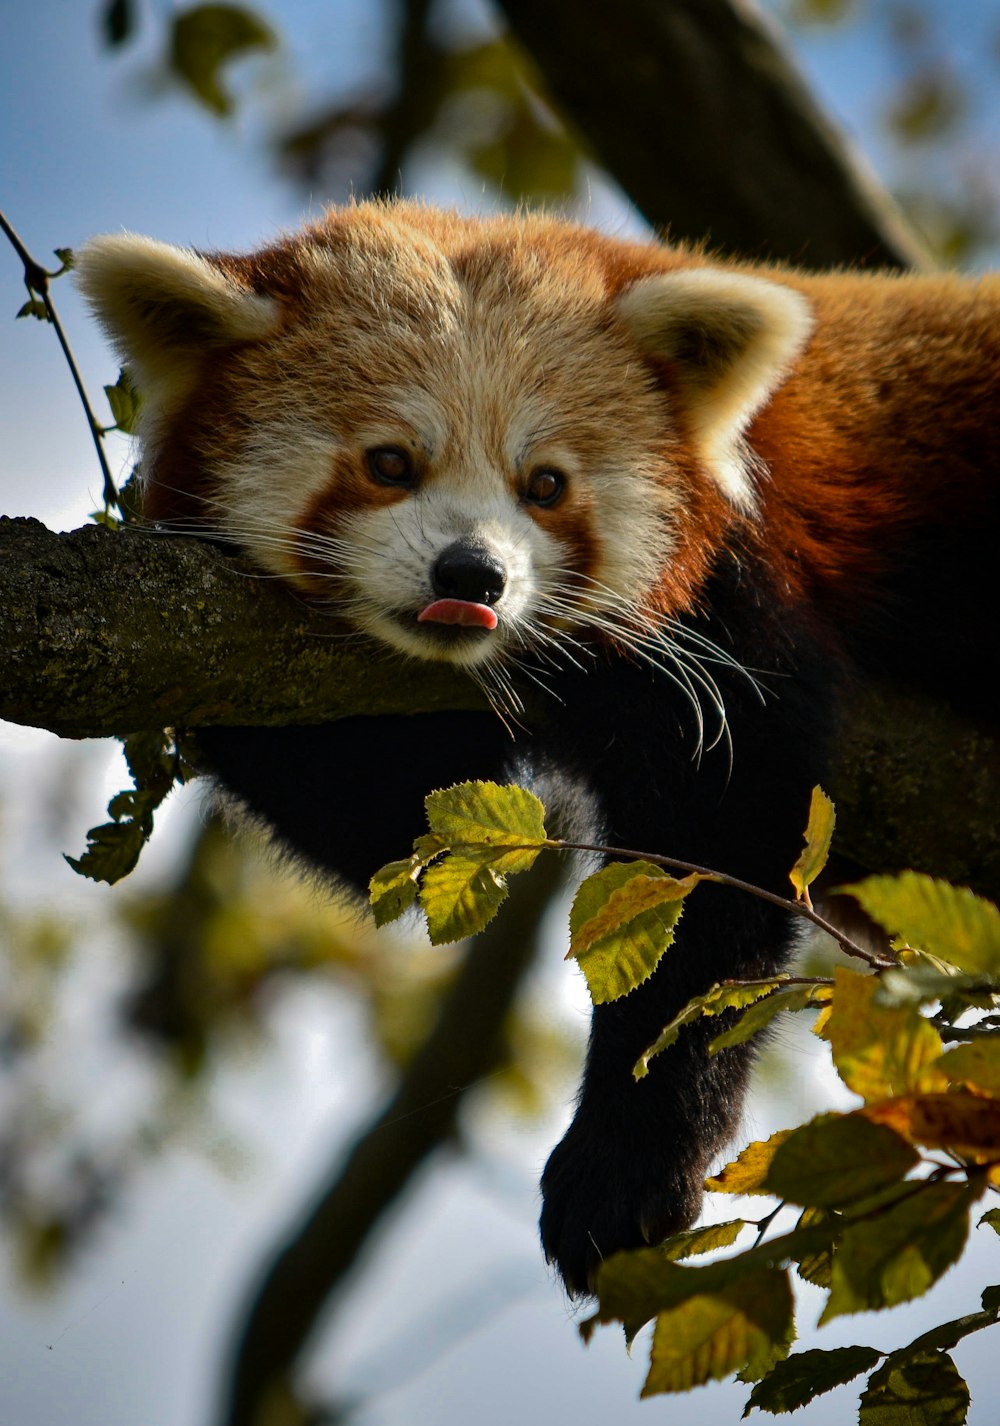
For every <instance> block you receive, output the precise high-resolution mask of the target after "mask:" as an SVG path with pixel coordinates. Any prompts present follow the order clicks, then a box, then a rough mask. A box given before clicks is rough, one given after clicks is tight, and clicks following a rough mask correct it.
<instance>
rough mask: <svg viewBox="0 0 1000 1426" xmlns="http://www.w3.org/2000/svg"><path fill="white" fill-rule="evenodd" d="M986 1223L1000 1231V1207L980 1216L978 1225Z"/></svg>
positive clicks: (997, 1231) (995, 1230) (994, 1229)
mask: <svg viewBox="0 0 1000 1426" xmlns="http://www.w3.org/2000/svg"><path fill="white" fill-rule="evenodd" d="M984 1223H988V1224H989V1226H990V1227H991V1228H992V1229H993V1231H994V1233H1000V1208H989V1209H987V1211H986V1212H985V1213H984V1214H983V1216H982V1218H980V1220H979V1222H978V1223H977V1224H976V1227H977V1228H981V1227H982V1226H983V1224H984ZM983 1305H984V1306H985V1305H986V1304H985V1303H984V1304H983Z"/></svg>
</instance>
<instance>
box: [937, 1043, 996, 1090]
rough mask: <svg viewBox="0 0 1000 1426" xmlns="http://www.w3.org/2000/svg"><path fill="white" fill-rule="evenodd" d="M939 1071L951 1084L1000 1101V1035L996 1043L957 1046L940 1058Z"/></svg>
mask: <svg viewBox="0 0 1000 1426" xmlns="http://www.w3.org/2000/svg"><path fill="white" fill-rule="evenodd" d="M938 1068H939V1069H940V1070H941V1072H942V1074H945V1075H947V1077H948V1080H949V1081H950V1083H951V1084H957V1085H965V1086H966V1087H967V1088H969V1089H978V1090H979V1091H981V1092H982V1093H983V1094H989V1095H992V1096H993V1097H994V1098H1000V1035H998V1036H997V1038H996V1039H995V1040H973V1041H971V1042H970V1043H969V1044H966V1045H956V1046H955V1048H954V1049H952V1050H948V1051H947V1053H946V1054H944V1055H942V1056H941V1059H940V1060H939V1061H938Z"/></svg>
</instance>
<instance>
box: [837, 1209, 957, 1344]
mask: <svg viewBox="0 0 1000 1426" xmlns="http://www.w3.org/2000/svg"><path fill="white" fill-rule="evenodd" d="M980 1192H981V1189H980V1187H979V1186H975V1187H973V1186H970V1185H969V1184H966V1183H933V1182H925V1183H922V1184H914V1185H912V1191H911V1192H910V1193H908V1194H907V1195H906V1196H905V1197H904V1198H902V1199H901V1200H900V1201H899V1202H898V1203H895V1204H893V1205H892V1206H891V1207H889V1208H884V1209H882V1210H881V1211H880V1212H878V1213H876V1214H873V1216H872V1217H871V1218H869V1219H866V1220H862V1221H861V1222H859V1223H853V1224H849V1225H848V1226H846V1227H845V1228H844V1232H843V1236H842V1238H841V1242H840V1247H839V1248H838V1250H837V1252H836V1254H835V1255H834V1259H833V1276H832V1281H831V1284H830V1297H829V1300H828V1302H827V1304H826V1307H825V1308H824V1310H823V1315H822V1316H821V1318H820V1322H821V1323H825V1322H830V1321H832V1320H833V1318H835V1317H839V1316H842V1315H843V1314H845V1313H849V1312H865V1311H869V1310H876V1309H878V1308H882V1307H895V1306H896V1305H897V1304H898V1303H900V1302H909V1301H910V1300H911V1299H912V1298H914V1297H920V1296H921V1295H922V1294H923V1293H925V1292H926V1291H927V1289H928V1288H929V1287H931V1286H933V1284H934V1283H935V1282H937V1280H938V1278H939V1277H940V1276H941V1274H942V1273H943V1272H944V1271H945V1269H946V1268H949V1267H951V1265H952V1263H954V1262H956V1261H957V1260H958V1258H959V1257H960V1255H961V1252H962V1249H963V1248H964V1246H965V1240H966V1238H967V1237H968V1233H969V1209H970V1207H971V1206H972V1204H973V1203H974V1202H975V1200H976V1199H977V1198H978V1197H979V1194H980Z"/></svg>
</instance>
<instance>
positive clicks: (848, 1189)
mask: <svg viewBox="0 0 1000 1426" xmlns="http://www.w3.org/2000/svg"><path fill="white" fill-rule="evenodd" d="M917 1162H918V1155H917V1153H916V1151H915V1150H914V1149H913V1147H912V1146H911V1145H910V1144H908V1143H907V1142H906V1140H905V1139H903V1138H901V1137H900V1136H899V1134H897V1133H895V1132H893V1130H892V1129H888V1128H886V1127H885V1126H884V1125H882V1124H873V1123H871V1122H870V1121H869V1120H868V1119H865V1118H863V1117H861V1116H860V1115H857V1114H821V1115H820V1116H819V1117H818V1118H816V1119H813V1120H812V1121H811V1122H810V1123H808V1124H804V1125H803V1126H802V1127H801V1128H800V1129H795V1130H794V1131H793V1132H792V1133H791V1134H788V1135H787V1136H786V1138H785V1140H784V1142H783V1143H781V1144H779V1145H778V1146H777V1149H776V1152H775V1154H774V1156H773V1159H772V1161H771V1164H770V1167H769V1168H768V1170H767V1174H766V1178H765V1180H764V1182H763V1184H762V1188H763V1190H764V1191H765V1192H768V1193H773V1194H774V1195H775V1196H776V1197H777V1198H783V1199H786V1200H788V1201H789V1202H791V1203H801V1204H803V1205H805V1206H807V1207H818V1208H838V1207H842V1206H844V1205H846V1204H849V1203H853V1202H856V1201H857V1200H859V1199H862V1198H865V1197H867V1196H868V1195H869V1194H872V1193H876V1192H878V1191H879V1190H880V1189H882V1188H886V1187H889V1186H892V1185H893V1184H896V1183H899V1182H900V1181H901V1180H902V1179H904V1178H905V1176H906V1175H907V1173H909V1171H910V1169H912V1168H914V1167H915V1165H916V1164H917Z"/></svg>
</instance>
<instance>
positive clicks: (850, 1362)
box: [743, 1347, 882, 1416]
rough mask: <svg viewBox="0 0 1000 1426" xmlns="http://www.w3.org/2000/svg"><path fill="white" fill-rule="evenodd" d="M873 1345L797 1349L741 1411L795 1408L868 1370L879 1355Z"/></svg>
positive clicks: (775, 1412)
mask: <svg viewBox="0 0 1000 1426" xmlns="http://www.w3.org/2000/svg"><path fill="white" fill-rule="evenodd" d="M881 1356H882V1353H881V1352H879V1351H876V1349H875V1348H874V1347H836V1348H834V1349H833V1350H832V1351H822V1350H821V1349H819V1348H817V1349H816V1350H814V1351H810V1352H796V1353H795V1355H794V1356H792V1357H788V1358H787V1359H786V1360H785V1361H783V1362H778V1364H777V1365H776V1366H775V1367H772V1369H771V1370H770V1371H769V1372H768V1374H767V1376H766V1377H764V1379H763V1381H759V1382H758V1383H757V1385H756V1386H755V1387H754V1389H753V1391H752V1392H751V1393H750V1399H749V1401H748V1402H747V1404H746V1409H745V1410H744V1412H743V1415H744V1416H749V1414H750V1411H751V1409H752V1408H753V1407H755V1406H756V1407H757V1408H758V1410H760V1411H769V1412H770V1413H771V1415H772V1416H779V1415H781V1414H782V1413H784V1412H786V1411H798V1409H799V1407H800V1406H805V1405H807V1404H808V1403H809V1402H810V1401H812V1400H814V1399H815V1398H816V1397H817V1396H822V1395H823V1393H824V1392H827V1391H833V1389H834V1387H837V1386H843V1385H844V1384H845V1382H849V1381H853V1380H854V1378H855V1377H856V1376H860V1375H861V1373H862V1372H866V1371H869V1370H870V1369H871V1368H872V1367H873V1366H874V1365H875V1363H876V1362H877V1361H879V1359H880V1358H881Z"/></svg>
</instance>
